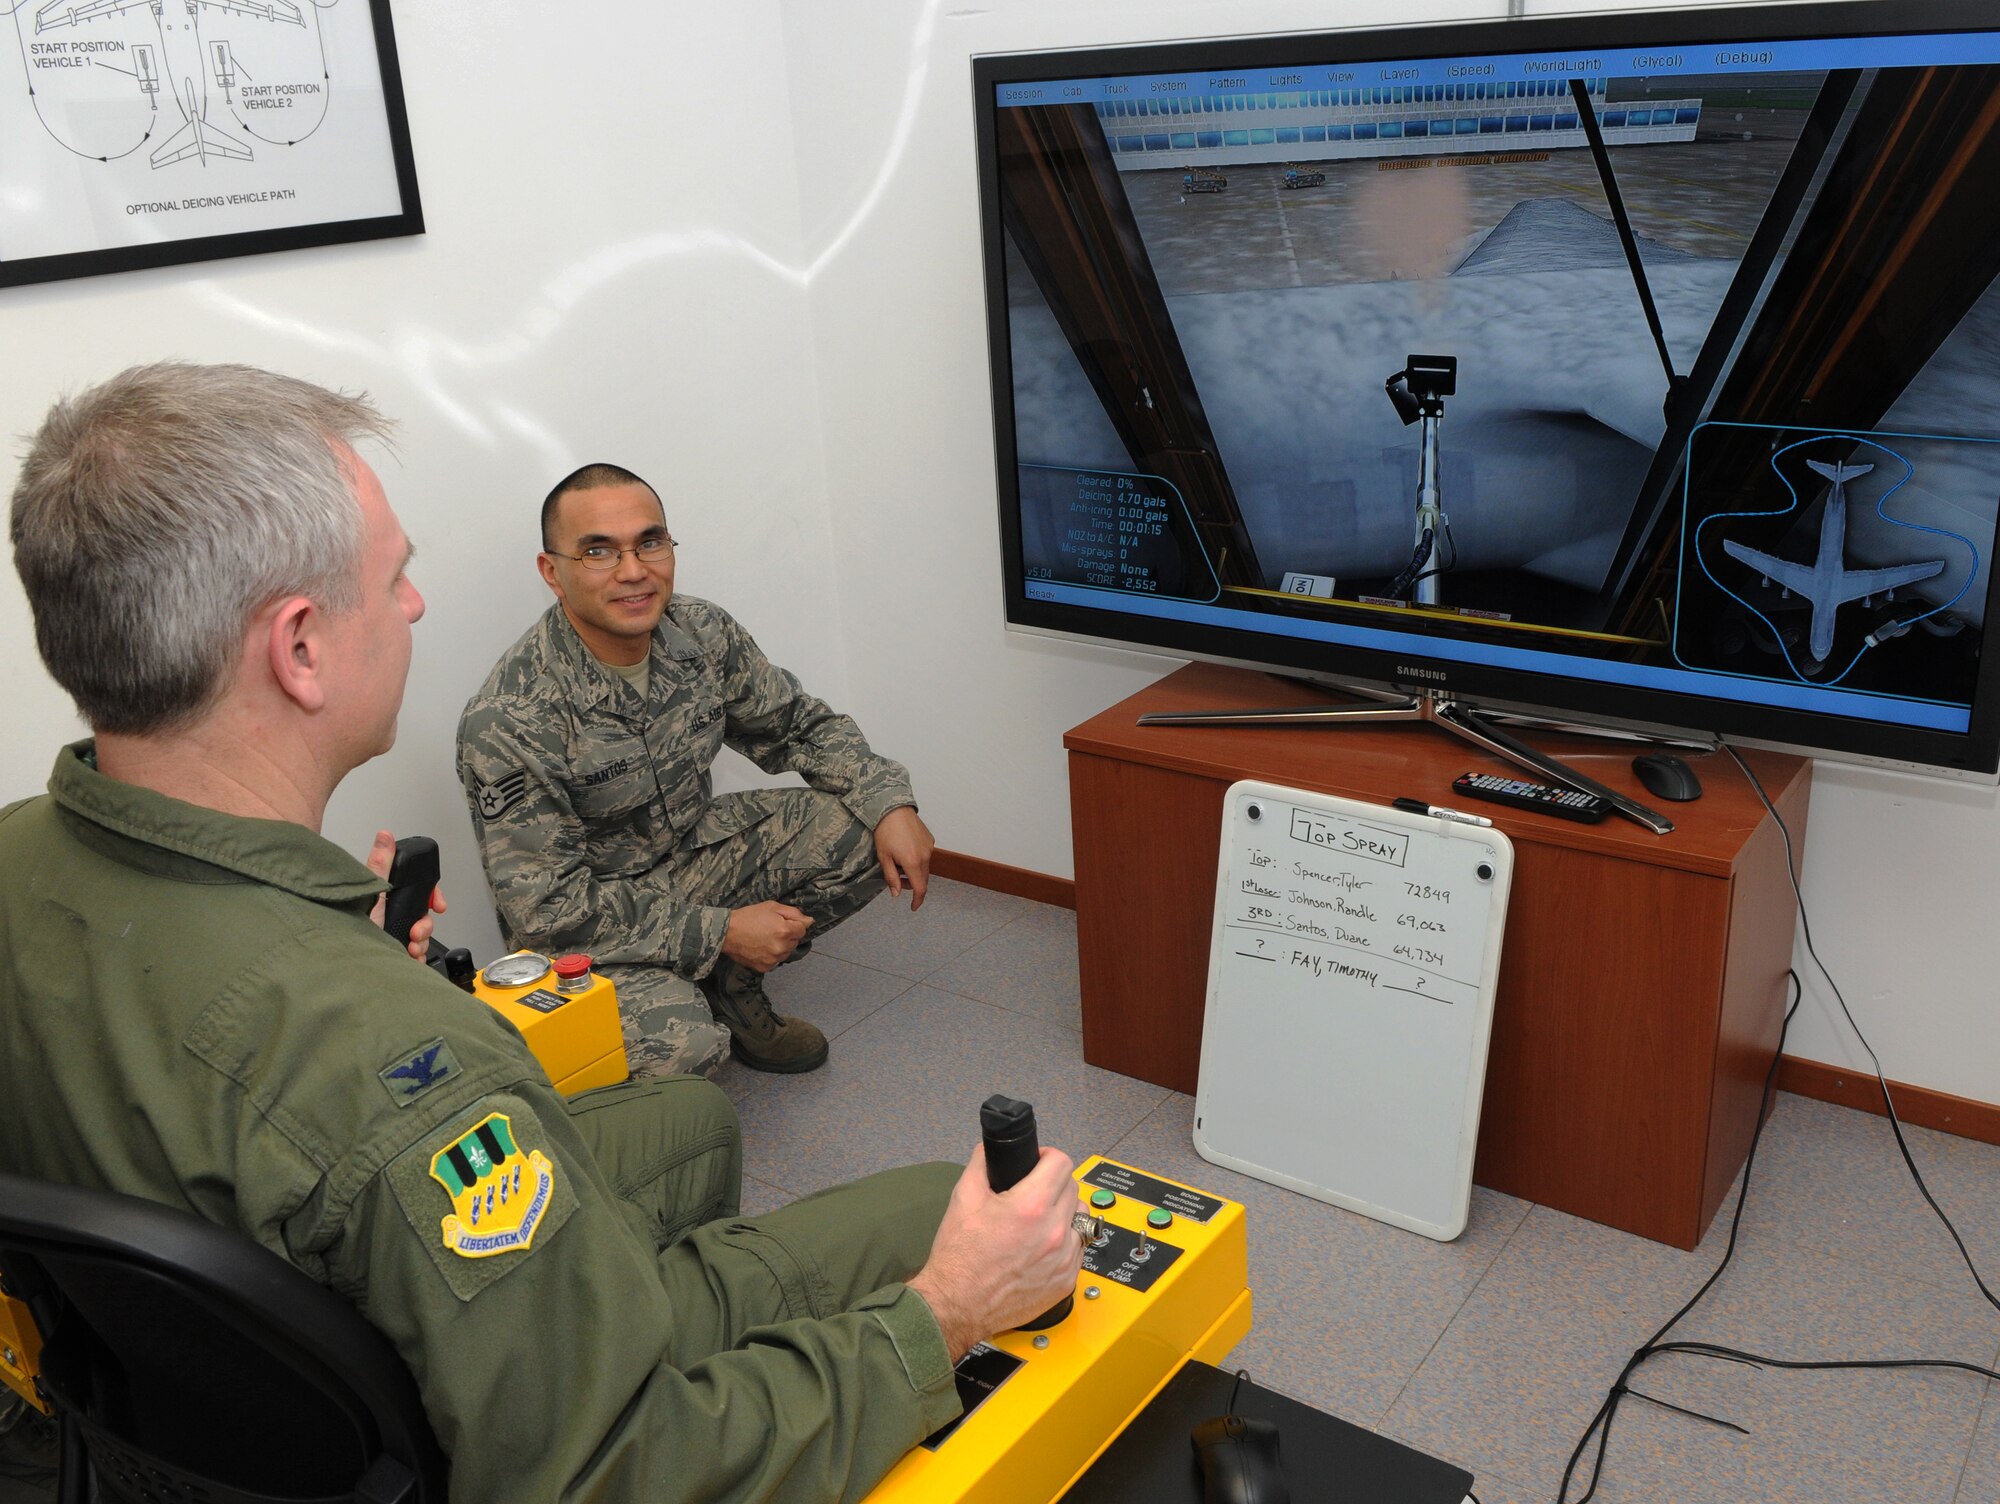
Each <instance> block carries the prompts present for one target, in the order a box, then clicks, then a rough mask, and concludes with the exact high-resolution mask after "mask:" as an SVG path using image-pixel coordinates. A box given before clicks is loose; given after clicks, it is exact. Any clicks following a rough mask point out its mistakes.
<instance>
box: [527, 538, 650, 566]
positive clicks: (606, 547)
mask: <svg viewBox="0 0 2000 1504" xmlns="http://www.w3.org/2000/svg"><path fill="white" fill-rule="evenodd" d="M679 546H680V545H679V544H677V543H675V542H674V540H673V539H672V538H667V537H659V538H641V539H640V540H639V541H638V542H637V543H635V544H634V545H633V546H632V547H630V548H613V547H612V546H611V545H610V544H609V543H593V544H591V545H590V547H588V548H586V549H585V550H584V551H583V552H582V553H580V554H563V553H556V552H555V551H554V550H553V549H551V550H550V551H549V552H550V553H551V555H552V556H553V557H555V558H558V559H573V560H575V561H576V562H577V563H579V564H581V565H582V566H583V567H584V568H585V569H595V570H599V571H602V570H606V569H616V568H617V567H618V561H619V560H620V559H622V558H624V557H625V555H627V554H630V555H632V557H633V558H635V559H637V560H638V561H639V562H640V563H641V564H660V563H664V562H665V561H666V560H668V559H671V558H672V557H673V556H674V550H675V549H676V548H678V547H679Z"/></svg>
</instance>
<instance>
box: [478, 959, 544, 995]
mask: <svg viewBox="0 0 2000 1504" xmlns="http://www.w3.org/2000/svg"><path fill="white" fill-rule="evenodd" d="M548 974H549V958H548V957H547V956H545V955H543V954H542V953H541V952H540V951H532V950H524V951H522V952H521V953H520V954H519V955H514V956H502V957H501V958H500V959H499V960H497V961H495V962H493V963H492V964H491V965H489V966H488V967H487V968H486V985H487V986H488V987H526V986H527V985H528V984H529V983H530V982H539V981H540V980H541V979H542V978H543V977H545V976H547V975H548Z"/></svg>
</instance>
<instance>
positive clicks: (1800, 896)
mask: <svg viewBox="0 0 2000 1504" xmlns="http://www.w3.org/2000/svg"><path fill="white" fill-rule="evenodd" d="M1721 747H1722V750H1723V751H1725V752H1727V753H1728V754H1729V755H1730V757H1731V758H1733V759H1734V760H1735V763H1736V766H1737V767H1739V768H1741V769H1742V770H1743V776H1744V777H1745V778H1747V779H1749V780H1750V787H1751V788H1753V789H1755V790H1756V791H1757V797H1758V798H1759V799H1761V800H1763V801H1764V808H1765V809H1767V810H1769V811H1770V812H1771V818H1772V819H1773V820H1776V821H1777V823H1778V834H1779V835H1781V836H1783V837H1784V838H1785V874H1786V876H1788V877H1790V878H1791V880H1792V896H1793V897H1794V898H1796V899H1797V900H1798V904H1799V932H1800V933H1801V934H1802V935H1804V936H1805V942H1806V954H1807V955H1809V956H1811V957H1812V961H1813V965H1814V966H1817V967H1818V968H1819V974H1820V975H1821V976H1823V977H1825V978H1826V985H1827V986H1829V987H1831V988H1832V989H1833V997H1834V1001H1835V1002H1837V1003H1839V1004H1840V1012H1841V1016H1842V1017H1843V1018H1845V1019H1846V1020H1847V1027H1848V1028H1850V1029H1852V1030H1853V1031H1854V1037H1855V1038H1856V1039H1858V1040H1860V1041H1861V1048H1862V1049H1864V1050H1866V1051H1867V1052H1868V1063H1869V1064H1870V1065H1872V1066H1873V1067H1874V1068H1875V1084H1876V1086H1877V1087H1879V1088H1880V1089H1881V1092H1882V1107H1883V1110H1884V1111H1886V1112H1887V1113H1888V1114H1889V1129H1890V1131H1891V1132H1892V1133H1894V1134H1895V1135H1896V1147H1897V1148H1898V1149H1900V1150H1902V1151H1903V1163H1904V1164H1905V1165H1907V1166H1909V1170H1910V1178H1911V1179H1912V1180H1914V1181H1915V1182H1916V1183H1917V1190H1918V1192H1919V1193H1920V1194H1921V1195H1922V1196H1923V1198H1924V1201H1925V1202H1926V1203H1927V1204H1928V1205H1929V1207H1930V1209H1931V1210H1932V1211H1933V1212H1935V1213H1936V1214H1937V1219H1938V1221H1940V1222H1942V1223H1943V1224H1944V1230H1945V1231H1946V1232H1948V1233H1950V1234H1951V1240H1952V1242H1954V1243H1956V1244H1957V1245H1958V1256H1959V1257H1960V1258H1961V1259H1963V1260H1965V1267H1966V1269H1967V1270H1968V1271H1969V1272H1970V1273H1971V1275H1972V1282H1973V1283H1974V1284H1975V1285H1977V1286H1979V1293H1980V1294H1981V1295H1983V1296H1985V1297H1986V1303H1987V1304H1988V1305H1990V1306H1992V1307H1993V1308H1994V1309H1995V1310H1996V1311H2000V1298H1995V1296H1994V1294H1993V1292H1992V1291H1991V1290H1989V1289H1988V1288H1987V1287H1986V1281H1985V1280H1983V1279H1981V1278H1980V1277H1979V1269H1978V1267H1977V1266H1976V1265H1975V1264H1974V1263H1973V1262H1972V1255H1971V1254H1970V1253H1968V1252H1967V1251H1966V1247H1965V1239H1963V1238H1961V1237H1960V1236H1959V1235H1958V1229H1957V1228H1956V1227H1954V1226H1952V1223H1951V1218H1949V1217H1947V1216H1946V1215H1945V1214H1944V1208H1943V1207H1941V1206H1939V1205H1938V1204H1937V1198H1936V1197H1934V1196H1932V1195H1931V1188H1930V1187H1929V1186H1928V1185H1926V1184H1924V1177H1923V1172H1922V1171H1920V1170H1919V1169H1918V1168H1917V1162H1916V1160H1915V1159H1914V1158H1913V1157H1912V1156H1911V1154H1910V1146H1909V1144H1908V1142H1906V1141H1905V1139H1904V1138H1903V1124H1902V1120H1901V1119H1900V1118H1898V1117H1897V1116H1896V1104H1895V1103H1894V1102H1893V1101H1891V1100H1890V1098H1889V1078H1888V1077H1887V1076H1885V1075H1883V1074H1882V1062H1881V1060H1879V1059H1878V1058H1877V1057H1876V1054H1875V1047H1874V1046H1873V1045H1871V1044H1870V1043H1869V1042H1868V1036H1867V1035H1866V1034H1863V1033H1862V1032H1861V1025H1859V1024H1858V1023H1856V1022H1855V1021H1854V1014H1853V1013H1852V1012H1851V1011H1849V1009H1848V1006H1847V999H1846V998H1845V997H1843V996H1842V995H1841V991H1840V984H1839V983H1838V982H1836V981H1834V979H1833V973H1832V972H1830V971H1828V970H1827V969H1826V962H1824V961H1822V960H1820V958H1819V952H1818V951H1817V950H1814V949H1813V938H1812V925H1811V924H1810V923H1809V922H1808V921H1807V919H1806V896H1805V894H1804V893H1802V892H1800V891H1799V874H1798V871H1797V865H1796V861H1795V859H1794V855H1793V852H1792V833H1791V832H1790V831H1789V830H1787V829H1786V828H1785V822H1784V820H1783V818H1781V817H1780V816H1779V814H1778V807H1777V806H1776V805H1775V804H1773V803H1771V796H1770V795H1769V794H1767V793H1765V792H1764V785H1763V784H1762V783H1761V782H1760V781H1759V780H1758V778H1757V775H1756V774H1755V773H1753V772H1751V771H1750V764H1748V763H1747V762H1745V761H1744V760H1743V758H1742V755H1741V754H1740V753H1738V752H1737V750H1736V749H1735V748H1734V747H1732V746H1730V745H1729V744H1728V743H1727V742H1723V743H1721Z"/></svg>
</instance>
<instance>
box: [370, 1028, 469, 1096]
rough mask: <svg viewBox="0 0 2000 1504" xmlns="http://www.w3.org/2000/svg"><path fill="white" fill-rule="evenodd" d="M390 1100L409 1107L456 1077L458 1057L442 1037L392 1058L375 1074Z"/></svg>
mask: <svg viewBox="0 0 2000 1504" xmlns="http://www.w3.org/2000/svg"><path fill="white" fill-rule="evenodd" d="M375 1074H376V1077H377V1079H379V1080H380V1081H381V1083H382V1086H383V1089H384V1090H386V1091H387V1092H388V1093H389V1100H390V1101H392V1102H394V1103H395V1104H396V1105H397V1106H398V1107H408V1106H409V1105H410V1104H411V1103H412V1102H414V1101H416V1100H417V1098H419V1097H421V1096H422V1095H423V1094H424V1093H425V1092H427V1091H429V1090H430V1089H431V1088H432V1087H433V1086H436V1085H437V1084H438V1083H439V1082H441V1081H452V1080H456V1079H457V1078H458V1075H459V1068H458V1058H457V1057H456V1056H455V1055H453V1054H452V1052H451V1046H450V1045H448V1044H446V1043H445V1042H444V1041H443V1040H442V1039H433V1040H431V1041H430V1042H429V1043H428V1044H420V1045H418V1046H417V1047H416V1048H415V1049H414V1050H412V1051H411V1052H410V1053H409V1054H407V1055H405V1056H404V1057H403V1058H402V1059H400V1060H393V1061H391V1062H390V1063H389V1064H388V1065H385V1066H383V1067H382V1069H381V1070H379V1071H377V1072H376V1073H375Z"/></svg>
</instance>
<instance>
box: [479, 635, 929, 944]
mask: <svg viewBox="0 0 2000 1504" xmlns="http://www.w3.org/2000/svg"><path fill="white" fill-rule="evenodd" d="M650 664H651V667H650V675H651V678H650V682H649V684H648V687H647V692H646V694H645V696H644V697H643V698H642V697H641V696H640V694H639V693H638V691H637V690H635V689H634V688H633V687H632V686H631V685H629V684H627V683H625V682H624V681H623V680H621V679H619V678H618V677H617V676H616V675H615V674H612V673H611V672H609V671H608V670H607V669H605V668H604V667H603V666H602V665H601V664H599V663H598V662H597V661H596V660H595V659H594V658H592V657H591V655H590V653H589V651H588V650H587V649H586V648H585V647H584V645H583V641H582V639H581V638H579V637H578V636H577V635H576V629H575V628H573V627H572V626H571V625H570V624H569V619H568V618H567V617H566V616H564V615H563V612H562V607H561V606H560V605H552V606H550V607H549V609H548V610H547V611H546V612H545V613H544V614H543V615H542V618H541V620H540V621H538V622H537V623H536V624H535V625H534V626H533V627H532V628H531V629H530V630H529V631H528V633H527V634H526V635H525V636H524V637H522V638H521V640H520V641H519V642H517V643H515V644H514V646H513V647H512V648H510V649H508V651H507V652H506V654H505V655H504V656H503V657H502V658H501V660H500V662H499V663H498V664H497V665H496V666H495V668H494V670H493V672H492V673H491V674H490V675H488V676H487V679H486V682H485V684H483V685H481V686H480V689H479V692H478V693H477V694H475V695H474V696H473V697H472V699H471V700H470V701H469V702H467V704H466V707H465V713H464V714H463V715H462V716H461V717H460V718H459V723H458V774H459V780H460V782H462V783H463V784H464V785H465V793H466V798H467V799H468V800H469V801H470V803H471V806H472V824H473V828H474V830H475V831H476V832H477V833H478V836H479V849H480V855H481V857H482V859H483V860H484V861H485V864H486V878H487V881H488V882H489V883H491V884H492V887H493V896H494V901H495V903H496V904H497V905H498V907H499V911H500V925H501V928H502V930H504V931H505V932H506V935H507V938H508V940H509V943H511V944H515V945H531V946H534V947H535V948H536V949H540V950H551V949H560V950H581V951H588V952H589V953H590V955H591V956H592V957H594V958H595V959H596V960H597V961H598V962H600V963H603V964H616V963H619V962H651V963H654V964H657V965H662V966H665V967H667V968H669V969H670V970H672V971H674V972H677V973H678V974H680V975H681V976H683V977H688V978H694V977H701V976H706V975H707V974H708V972H709V970H710V968H711V967H713V966H714V964H715V960H716V957H717V956H718V955H719V954H720V953H721V949H722V936H723V932H724V931H725V930H726V929H727V928H728V924H729V910H728V909H726V908H716V907H710V906H704V905H700V904H692V903H689V902H687V901H686V899H684V898H683V897H682V896H681V895H680V894H678V893H677V892H675V890H674V888H673V885H672V880H671V874H670V872H669V871H668V870H667V869H665V868H662V867H661V866H660V863H661V861H662V860H663V859H664V858H666V857H667V856H669V855H670V854H671V853H673V852H675V851H679V850H682V849H684V848H692V847H699V846H705V845H709V844H711V843H713V842H715V841H719V840H722V839H724V838H725V837H728V836H731V835H734V834H736V832H737V831H738V830H739V829H740V828H742V827H743V826H744V825H746V824H747V823H750V822H751V821H752V820H753V819H754V818H755V815H754V813H753V812H750V811H746V810H742V809H732V807H731V806H730V805H729V804H728V803H727V802H725V803H723V804H720V805H718V804H715V803H713V802H712V801H713V783H712V779H711V777H710V770H711V769H712V768H713V766H714V764H715V759H716V756H717V754H718V753H719V752H720V751H721V749H722V748H723V746H724V745H728V746H730V747H733V748H735V749H736V750H737V751H738V752H741V753H742V754H743V755H744V756H745V757H748V758H749V759H750V760H751V761H752V762H754V763H756V764H757V766H758V767H760V768H762V769H764V770H765V771H766V772H770V773H778V772H786V771H791V772H796V773H798V774H799V775H800V776H802V777H803V778H804V779H805V781H806V783H807V784H808V785H810V786H811V787H813V788H815V789H818V790H820V791H821V792H823V793H827V794H832V795H834V796H835V797H837V798H839V799H840V800H841V802H842V803H843V804H845V805H846V806H847V807H848V808H849V809H850V810H852V811H853V812H854V814H855V816H856V817H857V818H858V819H860V820H861V821H862V823H863V824H865V825H867V826H868V828H869V829H871V830H872V829H874V828H875V826H876V825H877V824H878V823H880V821H881V819H882V817H883V816H884V815H886V814H887V813H888V812H889V811H890V810H892V809H896V808H898V807H899V806H902V805H906V804H915V803H916V798H915V796H914V794H913V793H912V792H911V789H910V777H909V774H908V772H907V771H906V770H905V769H904V768H903V766H902V765H901V764H900V763H895V762H891V761H890V760H889V759H888V758H886V757H878V756H876V755H875V753H874V752H873V751H872V750H870V748H869V746H868V742H867V739H866V738H865V737H863V736H862V734H861V728H860V727H858V726H856V725H855V724H854V722H853V721H852V720H850V719H849V718H848V717H846V716H844V715H840V714H837V713H836V712H835V711H833V710H832V709H831V708H829V707H828V706H827V704H826V703H825V702H824V701H822V700H819V699H816V698H814V697H813V696H812V695H809V694H807V693H806V692H805V690H804V689H803V688H801V687H800V685H799V681H798V680H797V679H795V678H794V677H793V676H792V675H791V674H789V673H787V672H786V671H785V670H784V669H781V668H779V667H777V666H776V665H774V664H773V663H772V662H771V661H770V660H769V659H767V658H766V657H765V656H764V655H763V653H761V652H760V651H758V648H757V644H756V643H755V642H753V641H752V640H751V638H750V634H749V633H748V632H746V631H744V630H743V628H742V627H741V626H739V625H738V624H737V622H736V620H735V619H734V618H733V617H731V616H730V615H729V613H728V612H726V611H724V610H723V609H722V608H721V607H720V606H716V605H712V604H710V603H709V602H707V601H703V600H697V599H694V598H693V597H690V596H684V595H676V596H675V597H674V598H673V601H672V602H671V604H669V605H668V607H667V612H666V615H665V616H663V617H662V618H661V619H660V624H659V626H658V627H656V628H655V629H654V631H653V647H652V655H651V660H650Z"/></svg>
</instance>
